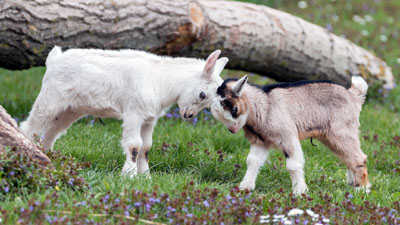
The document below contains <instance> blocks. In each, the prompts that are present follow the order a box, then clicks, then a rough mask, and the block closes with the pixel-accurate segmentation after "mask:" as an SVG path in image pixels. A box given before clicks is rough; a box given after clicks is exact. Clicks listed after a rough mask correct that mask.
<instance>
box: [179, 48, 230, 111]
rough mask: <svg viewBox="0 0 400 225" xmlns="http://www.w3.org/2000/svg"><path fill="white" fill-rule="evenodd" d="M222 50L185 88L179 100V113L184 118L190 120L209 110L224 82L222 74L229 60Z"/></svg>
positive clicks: (214, 54) (208, 60) (207, 62)
mask: <svg viewBox="0 0 400 225" xmlns="http://www.w3.org/2000/svg"><path fill="white" fill-rule="evenodd" d="M220 54H221V51H220V50H216V51H214V52H213V53H211V54H210V56H208V58H207V60H206V63H205V66H204V68H203V69H202V71H199V74H198V77H197V78H196V79H193V82H192V83H191V84H188V86H187V87H186V88H185V90H184V93H183V94H182V95H181V96H180V97H179V99H178V106H179V112H180V114H181V116H182V118H185V119H189V118H192V117H194V116H196V115H197V114H198V113H199V112H200V110H202V109H204V108H208V107H210V105H211V102H212V100H213V99H214V97H215V95H216V90H217V88H218V86H219V85H221V83H222V82H223V80H222V78H221V77H220V73H221V72H222V70H223V69H224V67H225V65H226V63H228V58H226V57H222V58H220V59H218V56H219V55H220Z"/></svg>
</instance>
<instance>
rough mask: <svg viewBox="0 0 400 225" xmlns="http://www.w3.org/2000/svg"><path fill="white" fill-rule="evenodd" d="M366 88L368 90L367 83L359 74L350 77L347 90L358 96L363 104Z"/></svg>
mask: <svg viewBox="0 0 400 225" xmlns="http://www.w3.org/2000/svg"><path fill="white" fill-rule="evenodd" d="M367 90H368V84H367V82H365V80H364V79H363V78H362V77H361V76H353V77H351V87H350V89H349V91H350V92H351V93H353V94H354V95H356V96H358V97H360V99H361V104H363V103H364V101H365V96H366V95H367Z"/></svg>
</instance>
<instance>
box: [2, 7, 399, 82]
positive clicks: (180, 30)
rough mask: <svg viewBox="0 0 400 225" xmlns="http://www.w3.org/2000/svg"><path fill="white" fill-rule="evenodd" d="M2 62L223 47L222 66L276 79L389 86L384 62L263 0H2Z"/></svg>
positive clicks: (196, 53) (190, 52)
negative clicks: (91, 52)
mask: <svg viewBox="0 0 400 225" xmlns="http://www.w3.org/2000/svg"><path fill="white" fill-rule="evenodd" d="M0 9H1V11H2V13H1V14H0V66H1V67H5V68H9V69H25V68H29V67H31V66H42V65H44V62H45V58H46V56H47V53H48V52H49V51H50V49H51V48H52V47H53V46H54V45H59V46H61V47H63V48H64V49H65V48H72V47H73V48H103V49H120V48H130V49H140V50H146V51H151V52H155V53H157V54H167V55H177V56H191V57H203V58H204V57H206V56H207V55H208V54H209V53H210V52H211V51H212V50H214V49H222V50H223V51H222V52H223V55H224V56H227V57H229V59H230V62H229V63H228V68H231V69H240V70H245V71H249V72H255V73H258V74H261V75H265V76H268V77H271V78H274V79H276V80H279V81H294V80H302V79H329V80H333V81H336V82H338V83H340V84H343V85H349V81H350V77H351V76H352V75H361V76H363V77H364V78H366V79H367V80H368V81H369V82H372V81H376V80H380V81H383V82H384V83H385V86H386V87H387V88H391V87H393V84H394V83H393V75H392V72H391V69H390V67H388V66H387V65H386V63H385V62H383V61H382V60H381V59H379V58H378V57H376V56H374V55H373V54H371V53H370V52H368V51H367V50H365V49H362V48H360V47H358V46H357V45H355V44H353V43H351V42H350V41H348V40H346V39H344V38H341V37H338V36H336V35H334V34H332V33H330V32H328V31H327V30H326V29H323V28H321V27H319V26H317V25H314V24H311V23H309V22H307V21H305V20H303V19H300V18H298V17H295V16H292V15H290V14H287V13H284V12H281V11H278V10H274V9H271V8H268V7H265V6H260V5H254V4H250V3H241V2H233V1H207V0H193V1H190V0H180V1H167V0H152V1H144V0H120V1H96V0H89V1H88V0H74V1H67V0H61V1H55V0H41V1H37V0H3V1H2V2H1V1H0Z"/></svg>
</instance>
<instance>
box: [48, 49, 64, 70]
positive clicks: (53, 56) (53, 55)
mask: <svg viewBox="0 0 400 225" xmlns="http://www.w3.org/2000/svg"><path fill="white" fill-rule="evenodd" d="M61 54H62V51H61V48H60V47H58V46H57V45H55V46H54V47H53V49H51V51H50V52H49V55H48V56H47V59H46V67H49V66H50V65H51V64H52V63H53V62H54V60H55V59H56V58H57V57H58V56H60V55H61Z"/></svg>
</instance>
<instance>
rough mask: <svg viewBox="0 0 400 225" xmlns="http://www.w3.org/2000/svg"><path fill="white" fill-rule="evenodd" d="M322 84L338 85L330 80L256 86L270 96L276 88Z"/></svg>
mask: <svg viewBox="0 0 400 225" xmlns="http://www.w3.org/2000/svg"><path fill="white" fill-rule="evenodd" d="M321 83H322V84H323V83H326V84H335V85H338V84H336V83H335V82H333V81H330V80H301V81H296V82H284V83H276V84H270V85H266V86H259V85H255V86H256V87H258V88H260V89H261V90H263V91H264V92H265V93H267V94H268V93H269V92H271V91H272V90H274V89H275V88H294V87H301V86H305V85H307V84H321Z"/></svg>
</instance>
